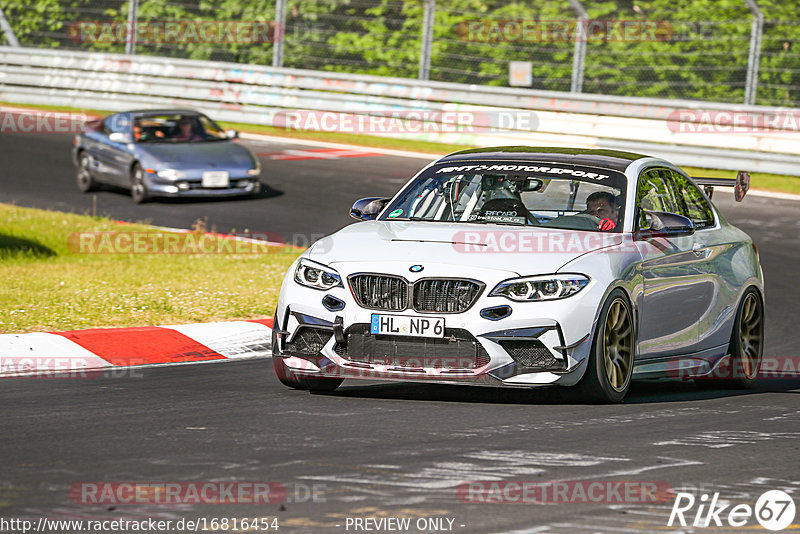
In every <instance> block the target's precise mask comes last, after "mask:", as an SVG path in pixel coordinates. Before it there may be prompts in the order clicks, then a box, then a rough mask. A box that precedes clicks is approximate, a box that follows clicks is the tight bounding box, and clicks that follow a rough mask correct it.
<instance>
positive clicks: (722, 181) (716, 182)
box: [692, 171, 750, 202]
mask: <svg viewBox="0 0 800 534" xmlns="http://www.w3.org/2000/svg"><path fill="white" fill-rule="evenodd" d="M692 180H694V182H695V183H696V184H697V185H701V186H703V190H704V191H705V192H706V195H708V198H711V197H712V196H713V195H714V187H733V197H734V198H735V199H736V202H741V201H742V199H744V196H745V195H746V194H747V192H748V191H749V190H750V174H749V173H747V172H745V171H739V172H738V173H736V178H712V177H702V176H692Z"/></svg>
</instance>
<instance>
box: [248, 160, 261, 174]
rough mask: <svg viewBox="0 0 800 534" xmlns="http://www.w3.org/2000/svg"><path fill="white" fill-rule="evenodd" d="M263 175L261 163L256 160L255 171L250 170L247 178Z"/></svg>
mask: <svg viewBox="0 0 800 534" xmlns="http://www.w3.org/2000/svg"><path fill="white" fill-rule="evenodd" d="M259 174H261V162H260V161H258V160H256V166H255V168H253V169H249V170H248V171H247V176H258V175H259Z"/></svg>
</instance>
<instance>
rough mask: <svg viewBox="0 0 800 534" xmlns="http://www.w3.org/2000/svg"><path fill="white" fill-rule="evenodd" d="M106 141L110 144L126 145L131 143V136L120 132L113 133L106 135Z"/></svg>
mask: <svg viewBox="0 0 800 534" xmlns="http://www.w3.org/2000/svg"><path fill="white" fill-rule="evenodd" d="M108 140H109V141H111V142H112V143H123V144H127V143H130V142H131V136H130V135H128V134H126V133H122V132H114V133H110V134H108Z"/></svg>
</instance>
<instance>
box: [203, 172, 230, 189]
mask: <svg viewBox="0 0 800 534" xmlns="http://www.w3.org/2000/svg"><path fill="white" fill-rule="evenodd" d="M228 181H229V180H228V173H227V172H225V171H208V172H204V173H203V187H228Z"/></svg>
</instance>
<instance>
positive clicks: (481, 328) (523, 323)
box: [272, 268, 604, 387]
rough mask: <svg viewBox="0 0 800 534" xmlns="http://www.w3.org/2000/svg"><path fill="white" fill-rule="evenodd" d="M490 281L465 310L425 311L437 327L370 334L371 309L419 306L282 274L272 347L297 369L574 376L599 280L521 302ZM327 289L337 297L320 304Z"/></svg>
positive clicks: (586, 343)
mask: <svg viewBox="0 0 800 534" xmlns="http://www.w3.org/2000/svg"><path fill="white" fill-rule="evenodd" d="M290 272H293V268H292V269H291V270H290ZM343 279H345V282H344V284H345V286H346V285H347V281H346V278H345V277H343ZM498 281H499V279H498ZM492 287H494V285H492V281H487V289H486V290H484V291H483V294H482V295H481V296H480V297H478V299H477V301H476V302H475V304H474V305H473V306H471V307H470V308H469V309H468V310H467V311H465V312H463V313H443V314H437V313H429V314H425V315H428V316H440V317H444V318H445V332H444V337H442V338H417V337H407V336H386V335H374V334H370V323H371V317H372V314H375V313H378V314H380V313H389V314H392V315H409V316H420V315H422V314H420V313H419V312H415V311H414V310H405V311H401V312H380V311H376V310H369V309H364V308H361V307H359V305H358V304H357V302H356V300H355V298H354V297H353V295H352V293H350V290H349V289H348V288H347V287H341V288H334V289H333V290H329V291H319V290H316V289H311V288H307V287H303V286H300V285H299V284H297V283H295V282H294V281H293V280H292V279H291V278H290V277H289V276H287V279H286V280H285V281H284V285H283V287H282V289H281V296H280V298H279V303H278V311H277V313H276V322H275V329H274V330H273V340H272V341H273V357H275V358H282V359H283V364H284V365H285V366H286V367H287V369H288V370H291V372H293V373H295V374H299V375H305V376H318V377H331V378H352V379H366V380H387V381H411V382H437V383H461V384H463V383H468V384H475V385H490V386H498V385H500V386H512V387H537V386H549V385H565V386H570V385H574V384H576V383H577V382H578V381H579V380H580V378H581V377H582V375H583V372H584V369H585V367H586V365H585V362H586V361H587V359H588V356H589V351H590V348H591V344H592V336H591V332H592V331H593V324H594V320H595V316H596V312H597V309H598V306H599V303H600V302H601V300H602V296H603V291H604V288H603V287H601V286H600V285H599V284H596V285H594V286H593V285H592V284H590V285H589V286H587V287H586V288H585V289H584V290H583V291H582V292H581V293H579V294H577V295H574V296H572V297H569V298H567V299H563V300H559V301H549V302H524V303H520V302H512V301H510V300H507V299H505V298H504V297H488V296H487V294H488V292H489V290H490V289H491V288H492ZM326 296H332V297H334V298H336V299H338V300H339V301H340V302H341V303H343V307H342V308H340V309H338V310H331V309H328V307H326V306H325V305H324V304H323V298H325V297H326ZM500 305H505V306H508V307H509V308H510V309H511V313H510V314H509V315H508V316H506V317H504V318H501V319H496V320H492V319H487V318H485V317H483V316H482V315H481V311H482V310H485V309H486V308H492V307H496V306H500Z"/></svg>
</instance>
